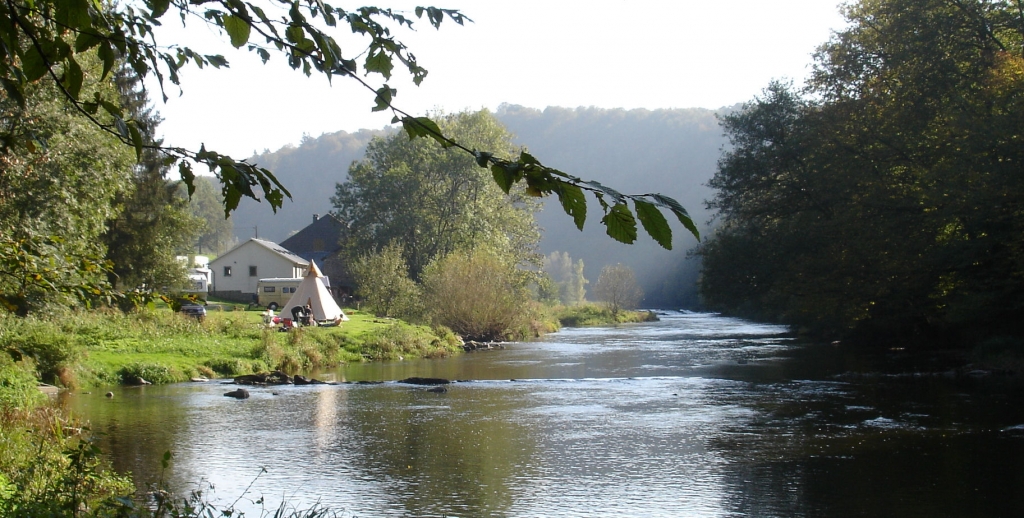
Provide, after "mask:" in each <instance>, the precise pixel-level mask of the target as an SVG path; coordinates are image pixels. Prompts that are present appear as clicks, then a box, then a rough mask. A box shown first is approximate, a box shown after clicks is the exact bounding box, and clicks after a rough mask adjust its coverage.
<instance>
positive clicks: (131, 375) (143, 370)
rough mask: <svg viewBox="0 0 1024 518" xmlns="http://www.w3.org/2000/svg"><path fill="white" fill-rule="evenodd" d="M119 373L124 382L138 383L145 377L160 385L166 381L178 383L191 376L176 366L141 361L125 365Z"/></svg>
mask: <svg viewBox="0 0 1024 518" xmlns="http://www.w3.org/2000/svg"><path fill="white" fill-rule="evenodd" d="M117 374H118V375H119V376H120V377H121V381H122V382H123V383H128V384H133V383H138V382H139V380H140V379H144V380H146V381H148V382H150V383H156V384H158V385H160V384H165V383H178V382H180V381H185V380H187V379H188V378H189V376H187V375H185V374H184V373H182V372H181V371H179V370H178V369H175V368H174V367H168V366H166V365H160V364H156V363H141V362H136V363H132V364H129V365H125V366H124V367H121V369H120V370H118V372H117Z"/></svg>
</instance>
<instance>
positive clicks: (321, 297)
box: [281, 261, 348, 321]
mask: <svg viewBox="0 0 1024 518" xmlns="http://www.w3.org/2000/svg"><path fill="white" fill-rule="evenodd" d="M323 277H324V275H323V274H322V273H320V268H317V266H316V263H314V262H313V261H310V262H309V272H307V273H306V277H305V278H304V279H302V283H300V284H299V287H298V288H295V294H294V295H292V298H290V299H288V302H287V303H286V304H285V305H284V306H283V307H281V316H282V317H289V318H290V315H291V314H292V308H293V307H295V306H303V307H304V306H305V305H306V304H309V306H310V308H311V309H312V310H313V318H314V319H315V320H317V321H324V320H337V319H339V318H340V319H341V320H348V317H346V316H345V313H344V312H343V311H342V310H341V308H340V307H338V303H337V302H334V298H333V297H331V293H330V292H329V291H327V286H324V279H323Z"/></svg>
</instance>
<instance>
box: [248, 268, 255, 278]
mask: <svg viewBox="0 0 1024 518" xmlns="http://www.w3.org/2000/svg"><path fill="white" fill-rule="evenodd" d="M255 276H256V267H255V266H250V267H249V277H255Z"/></svg>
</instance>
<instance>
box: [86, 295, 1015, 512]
mask: <svg viewBox="0 0 1024 518" xmlns="http://www.w3.org/2000/svg"><path fill="white" fill-rule="evenodd" d="M660 316H661V321H659V322H654V323H645V324H634V325H626V326H620V327H615V328H586V329H566V330H563V331H561V332H559V333H555V334H552V335H549V336H547V337H546V338H545V339H544V340H542V341H539V342H531V343H514V344H509V345H508V347H507V348H506V349H504V350H493V351H482V352H476V353H468V354H464V355H460V356H458V357H455V358H449V359H444V360H422V361H407V362H396V363H387V364H365V365H350V366H346V367H344V368H341V369H339V370H337V371H336V372H328V373H317V376H318V377H321V378H333V379H335V380H337V381H347V382H357V381H382V382H385V383H380V384H356V383H346V384H339V385H321V386H305V387H290V386H289V387H271V388H250V389H249V390H250V393H251V394H252V397H251V398H250V399H248V400H241V401H240V400H235V399H231V398H227V397H224V396H223V394H224V393H225V392H227V391H229V390H231V389H232V388H233V387H231V386H229V385H223V384H220V383H206V384H180V385H170V386H149V387H142V388H117V389H113V390H114V392H115V397H114V398H112V399H106V398H104V397H103V395H102V392H103V391H97V392H94V393H92V394H74V395H71V396H69V397H68V398H67V399H66V404H67V405H68V407H69V408H70V409H72V410H73V411H74V412H76V413H77V414H78V415H80V416H82V417H84V418H86V419H88V420H90V421H91V423H92V428H93V430H94V431H97V432H101V433H103V434H104V435H102V436H101V442H102V446H103V447H104V450H105V451H108V452H110V456H111V460H112V462H113V465H114V467H115V469H117V470H119V471H122V472H128V471H130V472H132V473H134V474H135V476H136V480H137V481H138V482H141V483H143V485H144V484H145V483H155V482H156V481H158V480H163V483H164V484H165V485H167V486H169V487H171V488H172V489H175V490H177V491H182V492H187V491H188V490H191V489H196V488H206V491H207V494H208V495H210V496H211V497H212V498H213V499H215V500H216V501H218V502H221V503H222V505H229V504H231V503H233V502H234V503H235V507H236V508H237V509H240V510H243V511H245V512H246V514H247V516H250V517H252V516H259V513H260V510H261V509H262V507H263V506H266V507H268V508H274V507H276V506H277V505H279V504H280V503H281V502H282V501H284V502H288V504H289V505H292V506H294V507H297V508H308V507H310V506H312V505H314V504H316V503H319V504H320V505H323V506H326V507H329V508H331V509H333V510H335V511H338V513H339V514H340V515H342V516H362V517H368V516H371V517H372V516H462V517H475V516H530V517H533V516H549V517H576V516H665V517H669V516H671V517H677V516H702V517H703V516H758V517H761V516H779V517H783V516H785V517H791V516H808V517H811V516H901V517H907V516H922V517H925V516H927V517H937V516H957V517H971V516H977V517H982V516H984V517H993V516H1007V517H1011V516H1022V515H1024V382H1021V380H1019V379H1018V378H1015V377H1011V376H956V375H953V374H952V373H951V372H948V369H949V368H950V367H949V365H946V364H945V363H944V361H943V360H942V358H936V357H934V356H931V357H921V358H916V357H914V356H910V355H906V354H905V353H902V352H899V351H895V352H893V351H887V352H885V353H880V354H875V355H866V354H864V353H862V352H855V351H851V350H847V349H846V348H844V347H842V346H840V345H806V344H800V343H798V342H797V341H796V340H794V339H793V338H789V337H787V336H786V335H785V332H786V329H785V328H781V327H778V326H770V325H760V324H754V323H750V322H745V321H742V320H737V319H731V318H724V317H721V316H717V315H712V314H702V313H686V312H680V313H676V312H666V313H663V314H661V315H660ZM410 376H424V377H442V378H448V379H452V380H460V381H459V382H458V383H455V384H453V385H450V386H449V390H448V391H447V392H446V393H433V392H428V391H427V390H426V388H425V387H419V386H411V385H405V384H401V383H396V382H394V381H395V380H399V379H404V378H406V377H410ZM168 450H169V451H171V452H172V454H173V456H174V457H173V459H172V462H171V468H170V469H169V470H168V471H167V472H166V473H162V472H161V469H160V457H161V455H162V454H163V452H165V451H168ZM263 470H265V471H263ZM207 486H213V488H214V489H213V490H212V491H211V490H210V488H209V487H207ZM261 497H262V499H263V502H264V503H263V504H260V503H258V500H259V499H260V498H261Z"/></svg>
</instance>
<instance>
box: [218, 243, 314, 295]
mask: <svg viewBox="0 0 1024 518" xmlns="http://www.w3.org/2000/svg"><path fill="white" fill-rule="evenodd" d="M225 266H230V267H231V276H225V275H224V267H225ZM250 266H255V267H256V275H253V276H250V275H249V267H250ZM210 269H212V270H213V289H214V290H215V291H240V292H242V293H256V283H257V282H259V280H260V279H263V278H267V277H302V275H303V274H304V273H305V269H304V268H303V267H301V266H295V264H294V263H292V262H291V261H290V260H288V259H286V258H284V257H281V256H280V255H279V254H277V253H275V252H273V251H271V250H268V249H267V248H266V247H264V246H262V245H260V244H258V243H255V242H252V241H249V242H247V243H244V244H242V245H241V246H239V247H238V248H236V249H234V250H232V251H231V252H229V253H227V254H225V255H222V256H220V257H218V258H217V259H215V260H214V261H213V262H212V263H210Z"/></svg>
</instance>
